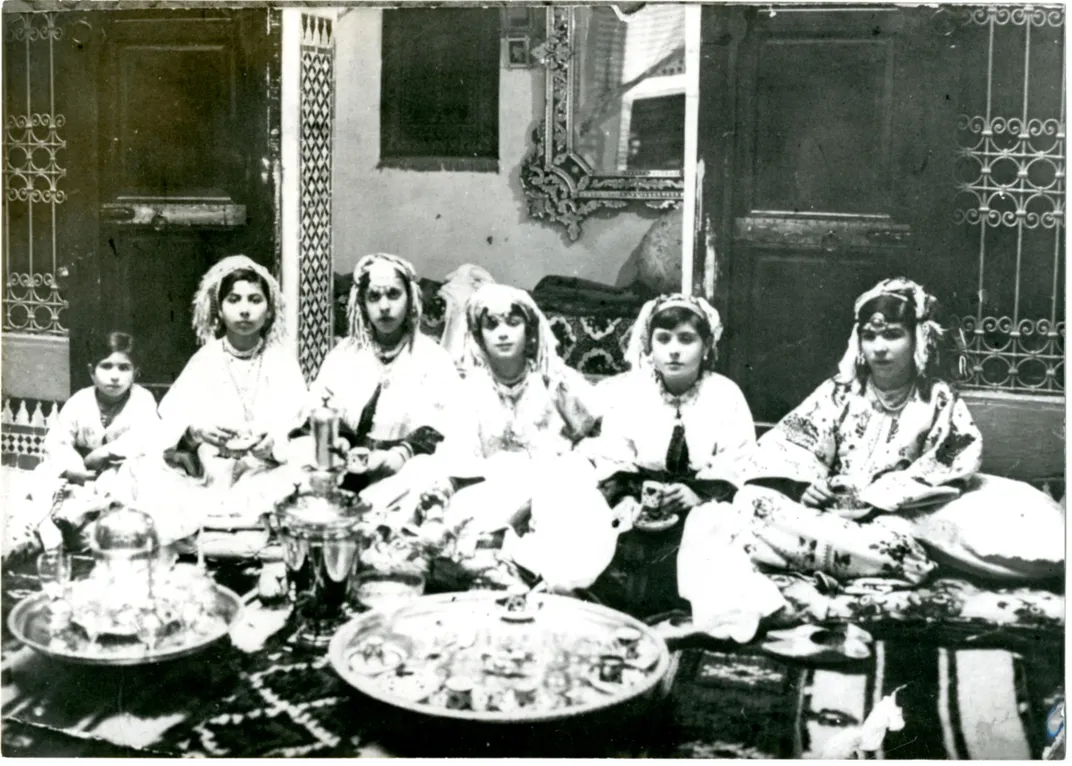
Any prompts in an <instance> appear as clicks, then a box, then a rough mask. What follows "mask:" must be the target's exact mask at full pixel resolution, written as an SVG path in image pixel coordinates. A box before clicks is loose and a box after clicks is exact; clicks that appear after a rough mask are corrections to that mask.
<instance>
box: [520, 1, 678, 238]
mask: <svg viewBox="0 0 1072 766" xmlns="http://www.w3.org/2000/svg"><path fill="white" fill-rule="evenodd" d="M546 14H547V39H546V42H544V43H543V45H541V46H540V48H538V49H537V50H536V51H534V54H535V56H536V57H537V59H541V58H542V60H543V66H544V67H545V68H546V70H547V87H546V95H545V98H546V106H545V109H544V116H543V120H542V121H541V122H540V124H538V125H537V126H536V129H535V130H534V131H533V139H534V142H535V150H534V151H533V152H532V154H530V155H529V156H528V157H526V158H525V160H524V161H523V162H522V165H521V185H522V187H523V188H524V190H525V197H526V199H527V201H528V210H529V215H530V216H531V217H532V218H541V219H545V220H548V221H551V222H552V223H556V224H560V225H562V226H564V227H565V228H566V233H567V234H568V235H569V238H570V240H571V241H576V239H577V238H578V237H579V236H580V235H581V222H582V221H583V220H584V219H585V218H587V217H588V216H589V215H591V214H592V213H594V212H596V211H597V210H600V209H604V208H611V209H613V208H624V207H626V206H627V205H631V204H644V205H646V206H647V207H650V208H655V209H659V210H665V209H669V208H674V207H677V206H678V205H679V204H680V202H681V199H682V197H683V196H684V190H685V178H684V174H683V172H682V171H679V170H634V171H624V172H620V173H615V174H611V173H607V174H604V173H597V172H596V171H594V170H593V169H592V167H591V165H589V163H588V161H587V160H585V159H584V158H583V157H582V156H581V155H580V154H578V153H577V152H576V151H575V150H574V147H573V141H574V132H573V121H574V108H575V104H574V100H575V99H574V93H575V92H576V91H575V83H574V76H575V74H574V70H573V67H571V66H570V63H571V61H572V60H573V57H574V49H573V45H574V41H573V33H574V8H573V7H570V6H560V5H552V6H551V7H549V8H547V10H546Z"/></svg>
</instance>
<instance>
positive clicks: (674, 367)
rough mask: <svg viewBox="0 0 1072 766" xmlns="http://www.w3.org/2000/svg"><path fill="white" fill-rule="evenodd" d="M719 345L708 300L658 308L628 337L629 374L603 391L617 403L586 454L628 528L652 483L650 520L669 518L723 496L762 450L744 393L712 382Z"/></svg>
mask: <svg viewBox="0 0 1072 766" xmlns="http://www.w3.org/2000/svg"><path fill="white" fill-rule="evenodd" d="M721 335H722V324H721V321H720V318H719V315H718V312H717V311H716V310H715V309H714V308H713V307H712V306H711V305H710V304H709V303H708V302H707V301H706V300H704V299H703V298H700V297H688V296H684V295H666V296H662V297H659V298H655V299H653V300H651V301H648V303H646V304H645V305H644V307H643V308H642V309H641V312H640V315H639V316H638V317H637V321H636V324H635V325H634V328H633V331H632V335H631V336H630V340H629V347H628V349H627V351H626V357H627V361H628V362H629V364H630V366H631V369H630V371H629V372H627V373H625V374H624V375H622V376H620V377H619V378H617V379H612V380H610V381H608V382H607V383H605V384H603V385H605V386H607V389H606V390H607V393H608V396H609V398H610V400H611V401H610V404H609V406H608V409H607V411H606V412H605V414H604V417H603V428H602V434H601V436H600V437H599V439H597V440H595V441H592V442H591V443H589V444H587V445H585V447H584V449H585V451H586V453H587V454H589V455H590V456H591V457H592V458H593V459H594V460H595V461H596V463H597V464H598V465H599V466H600V468H601V473H602V474H603V475H605V476H606V475H610V474H613V475H611V476H610V477H609V478H608V480H605V481H604V483H603V487H604V491H605V494H607V496H608V499H609V500H611V501H612V502H615V503H624V505H623V508H624V509H625V510H626V513H625V516H624V521H625V523H626V525H627V526H629V525H631V524H632V522H633V521H634V520H635V519H636V518H637V517H638V516H639V515H640V511H641V502H640V501H641V495H642V493H643V485H644V484H645V482H654V483H655V487H656V491H655V492H652V491H651V487H652V484H649V485H648V487H649V492H648V498H647V507H648V511H649V513H650V514H651V515H655V516H662V517H664V518H670V517H673V516H677V517H679V518H681V517H683V516H684V515H685V514H687V512H688V511H689V509H691V508H693V507H695V506H696V505H699V504H700V503H702V502H704V501H706V500H710V499H714V498H716V497H722V496H725V493H726V492H727V491H728V490H729V488H730V486H731V485H732V484H733V480H734V478H735V476H734V473H733V470H732V465H733V459H734V458H736V457H737V456H738V454H739V453H740V452H741V451H742V450H744V449H745V448H747V447H750V446H751V445H752V444H753V442H754V441H755V425H754V423H753V421H752V412H751V410H750V409H749V407H748V403H747V402H746V401H745V398H744V395H743V394H742V393H741V390H740V388H738V387H737V384H735V383H734V382H733V381H731V380H730V379H729V378H726V377H724V376H722V375H719V374H718V373H716V372H714V363H715V359H716V347H715V346H716V344H717V342H718V339H719V337H721ZM641 523H642V524H643V523H644V522H643V520H642V522H641Z"/></svg>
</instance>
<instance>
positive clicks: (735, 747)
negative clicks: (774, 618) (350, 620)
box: [2, 572, 1064, 759]
mask: <svg viewBox="0 0 1072 766" xmlns="http://www.w3.org/2000/svg"><path fill="white" fill-rule="evenodd" d="M221 574H223V576H224V579H227V578H228V577H231V579H230V580H228V584H229V585H232V586H235V587H240V586H241V585H242V584H243V583H241V582H238V581H237V580H236V579H234V578H235V577H238V578H239V579H240V578H241V577H242V576H244V575H241V576H240V575H230V574H228V573H221ZM35 587H36V584H35V583H34V581H33V578H31V577H27V576H20V575H16V574H12V573H10V572H9V573H7V574H6V575H5V577H4V594H3V595H4V599H3V607H4V612H5V618H6V612H7V610H9V609H10V608H11V605H12V604H13V603H14V602H15V601H16V600H17V599H18V598H19V597H20V596H21V595H23V594H25V593H27V592H29V591H30V590H32V589H34V588H35ZM1019 620H1020V622H1019V624H1018V625H1004V626H999V625H996V624H993V623H991V624H988V625H984V624H982V623H976V624H973V625H972V626H971V627H970V629H966V628H965V626H963V625H962V626H961V628H960V629H953V630H949V629H947V628H945V627H942V626H941V625H940V623H939V622H936V623H933V624H928V623H926V621H920V620H916V621H909V622H897V621H896V620H895V619H893V620H888V621H887V622H886V625H885V627H883V624H882V623H881V622H875V623H873V624H872V625H871V626H869V629H871V630H872V633H873V634H874V636H875V638H876V643H875V645H874V649H873V652H872V656H871V657H870V658H868V659H866V660H862V661H859V662H855V663H851V664H845V665H841V666H826V667H824V666H821V665H816V664H814V663H811V662H802V661H792V660H784V659H780V658H776V657H773V656H769V655H764V654H761V653H757V650H755V649H753V648H750V647H744V648H742V647H735V646H732V645H728V644H721V643H718V642H715V641H713V640H711V639H709V638H691V639H688V640H686V641H685V642H684V643H683V644H682V645H681V646H680V648H679V651H678V652H677V653H676V655H675V656H676V658H677V661H676V665H675V667H674V668H673V669H672V675H671V676H670V677H669V678H668V682H667V684H666V689H665V692H666V693H665V696H662V697H660V698H659V699H658V700H656V701H655V702H654V703H653V705H652V706H650V707H648V708H644V709H642V710H636V711H633V712H634V713H636V714H638V717H630V718H626V717H624V716H625V715H626V714H625V713H623V714H621V715H616V716H614V717H613V718H610V717H606V718H604V719H603V720H597V719H589V720H586V721H583V722H577V723H576V724H575V725H572V726H553V727H548V726H543V727H539V726H536V727H531V728H526V729H522V728H520V727H512V728H509V729H504V728H502V727H498V728H495V729H471V730H461V729H459V728H457V727H456V726H450V727H446V728H444V727H437V726H435V725H433V724H432V723H430V722H428V721H423V722H421V723H420V725H419V726H417V724H415V722H414V721H413V720H412V719H406V718H405V717H403V716H399V715H397V714H394V713H393V712H392V711H390V710H387V709H385V708H384V707H382V706H380V705H378V704H377V703H374V702H373V701H371V700H369V699H367V698H364V697H362V696H360V695H358V694H356V693H353V692H352V691H351V690H350V688H349V687H347V686H346V685H345V684H344V683H343V682H342V681H341V680H340V679H339V678H338V677H337V676H336V675H335V673H334V672H333V671H332V669H331V667H330V665H329V664H328V662H327V659H326V658H325V657H324V656H323V653H322V652H310V651H309V650H305V649H301V648H299V647H297V646H295V645H293V644H292V643H291V642H289V641H288V635H289V633H288V632H287V631H282V632H280V633H277V634H276V635H275V636H273V637H272V638H271V639H269V641H268V643H267V644H266V645H265V646H264V648H263V649H261V650H260V651H257V652H255V653H252V654H245V653H243V652H241V651H239V650H238V649H236V648H235V647H233V646H231V645H230V644H221V645H219V646H217V647H215V648H213V649H211V650H209V651H208V652H206V653H205V654H203V655H201V656H199V657H195V658H190V659H187V660H179V661H175V662H172V663H168V664H164V665H159V666H155V667H150V668H111V669H98V668H84V667H76V666H65V665H62V664H59V663H55V662H52V661H50V660H49V659H47V658H45V657H42V656H40V655H36V654H34V653H33V652H31V651H29V650H27V649H25V648H21V647H19V646H18V645H17V643H16V642H14V641H13V640H12V638H11V636H10V635H9V634H7V633H6V632H5V634H4V641H3V663H2V713H3V718H4V726H3V743H2V745H3V748H4V752H5V754H12V755H16V754H19V755H103V756H121V755H130V754H132V753H134V752H138V753H139V754H142V755H154V756H177V755H183V756H208V757H220V756H236V757H237V756H263V757H268V756H276V757H297V756H340V757H352V756H385V755H397V756H430V755H437V756H451V755H482V756H483V755H494V754H498V755H513V756H538V755H549V756H562V755H572V756H584V755H589V756H595V757H599V756H603V757H612V756H625V757H696V758H709V757H746V758H748V757H751V758H772V757H773V758H796V757H805V758H815V757H819V756H821V755H823V754H824V752H825V749H826V748H827V747H829V746H830V745H831V742H832V741H836V739H837V738H838V737H844V736H845V734H846V733H847V732H848V733H851V730H852V729H853V727H854V726H857V725H858V724H859V723H860V722H861V721H863V720H864V718H865V717H866V716H867V714H868V713H869V712H870V711H871V710H872V708H873V707H874V705H875V704H876V703H877V702H878V701H879V700H880V699H881V698H882V697H883V696H885V695H887V694H889V693H891V692H892V691H893V690H894V689H896V688H898V687H900V686H902V685H903V686H904V688H903V689H902V690H901V691H900V692H899V694H898V701H899V703H900V704H901V705H902V707H903V711H904V718H905V728H904V730H903V731H901V732H894V733H891V734H889V735H888V736H887V739H886V741H885V743H884V745H883V752H882V755H883V756H884V757H886V758H913V759H915V758H976V759H978V758H1038V757H1039V755H1040V754H1041V752H1042V747H1043V746H1044V745H1045V744H1046V742H1045V726H1044V722H1045V717H1046V714H1047V712H1048V711H1049V710H1050V709H1051V708H1052V707H1053V705H1054V704H1055V703H1056V701H1057V700H1058V699H1059V698H1060V697H1061V695H1062V694H1063V686H1062V684H1063V678H1064V665H1063V636H1062V634H1061V632H1060V631H1053V630H1047V629H1042V630H1041V631H1039V630H1036V627H1037V625H1038V622H1037V619H1036V617H1035V616H1032V615H1031V614H1028V613H1023V614H1022V616H1021V617H1020V618H1019ZM1032 620H1035V621H1034V622H1032ZM5 623H6V619H5ZM1028 625H1031V626H1034V627H1030V628H1028V627H1026V626H1028ZM415 726H417V728H418V729H419V730H420V731H421V736H420V737H413V736H412V732H413V731H415V730H416V729H415V728H414V727H415Z"/></svg>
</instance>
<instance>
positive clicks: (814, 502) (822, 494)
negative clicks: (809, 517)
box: [800, 481, 834, 508]
mask: <svg viewBox="0 0 1072 766" xmlns="http://www.w3.org/2000/svg"><path fill="white" fill-rule="evenodd" d="M800 502H801V504H802V505H806V506H808V507H809V508H825V507H827V506H828V505H830V504H831V503H833V502H834V493H833V491H831V489H830V486H829V484H827V482H825V481H817V482H815V483H814V484H811V485H809V486H808V488H807V489H806V490H804V494H803V495H801V496H800Z"/></svg>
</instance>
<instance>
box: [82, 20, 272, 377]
mask: <svg viewBox="0 0 1072 766" xmlns="http://www.w3.org/2000/svg"><path fill="white" fill-rule="evenodd" d="M268 14H269V12H268V11H267V10H265V9H251V10H238V11H235V10H207V9H206V10H197V11H161V10H144V11H123V12H114V11H113V12H102V13H100V14H99V16H98V18H99V19H100V24H101V27H102V29H103V35H102V42H101V44H100V49H101V50H100V59H99V61H98V67H99V68H98V77H97V83H96V99H97V114H98V125H97V126H96V127H97V133H98V136H99V143H98V169H99V198H98V199H99V205H98V209H97V210H96V211H95V213H96V216H97V221H98V232H99V237H98V242H97V248H96V252H95V253H94V254H93V257H91V258H88V259H86V260H85V261H84V262H82V263H79V264H78V269H77V272H78V273H77V274H76V275H75V278H74V279H73V281H72V285H71V296H70V300H71V303H72V314H73V315H75V316H77V317H78V318H79V320H80V321H79V322H78V323H77V324H76V325H75V326H72V328H71V341H72V342H71V355H72V390H75V389H77V388H80V387H82V386H83V385H85V362H87V361H88V358H89V353H90V352H89V350H88V349H89V345H90V344H91V343H93V342H94V339H96V338H99V337H100V336H101V335H103V334H104V333H107V332H108V331H110V330H113V329H121V330H126V331H129V332H132V333H133V334H134V335H135V338H136V340H137V343H138V346H139V348H140V352H141V358H140V363H141V383H142V384H143V385H146V386H147V387H149V388H150V389H152V390H154V393H157V394H158V395H159V394H160V393H161V392H162V390H163V389H166V388H167V386H169V385H170V384H171V383H172V382H173V381H174V379H175V377H176V376H177V375H178V374H179V372H181V370H182V368H183V366H184V365H185V363H186V361H187V360H188V359H189V357H190V356H191V354H193V352H194V351H195V350H196V342H195V338H194V334H193V331H192V329H191V326H190V323H191V318H192V312H191V308H190V304H191V299H192V298H193V295H194V292H195V290H196V288H197V285H198V281H199V280H200V277H201V275H202V274H203V273H204V272H205V270H206V269H207V268H208V267H209V266H211V265H212V263H214V262H215V261H216V260H218V259H219V258H221V257H223V256H225V255H229V254H233V253H245V254H246V255H249V256H250V257H251V258H253V259H254V260H257V261H258V262H261V263H264V264H266V265H268V266H269V267H270V268H274V267H276V266H277V264H276V263H275V259H276V255H275V253H276V229H275V222H274V221H275V217H274V214H273V210H274V205H273V199H274V190H273V187H272V178H271V174H270V172H268V168H270V166H271V165H270V156H269V154H270V150H269V140H270V137H271V131H272V130H273V129H275V128H277V122H278V120H277V118H275V117H274V116H273V112H272V110H271V109H270V106H271V104H270V100H269V84H270V83H271V82H272V81H273V76H274V75H273V71H274V70H273V68H272V67H273V62H274V57H273V55H272V54H273V51H274V50H277V44H278V40H277V35H278V26H273V25H272V24H269V23H268V22H269V17H268ZM275 81H276V82H278V79H277V77H276V80H275ZM277 137H278V136H276V138H277Z"/></svg>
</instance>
